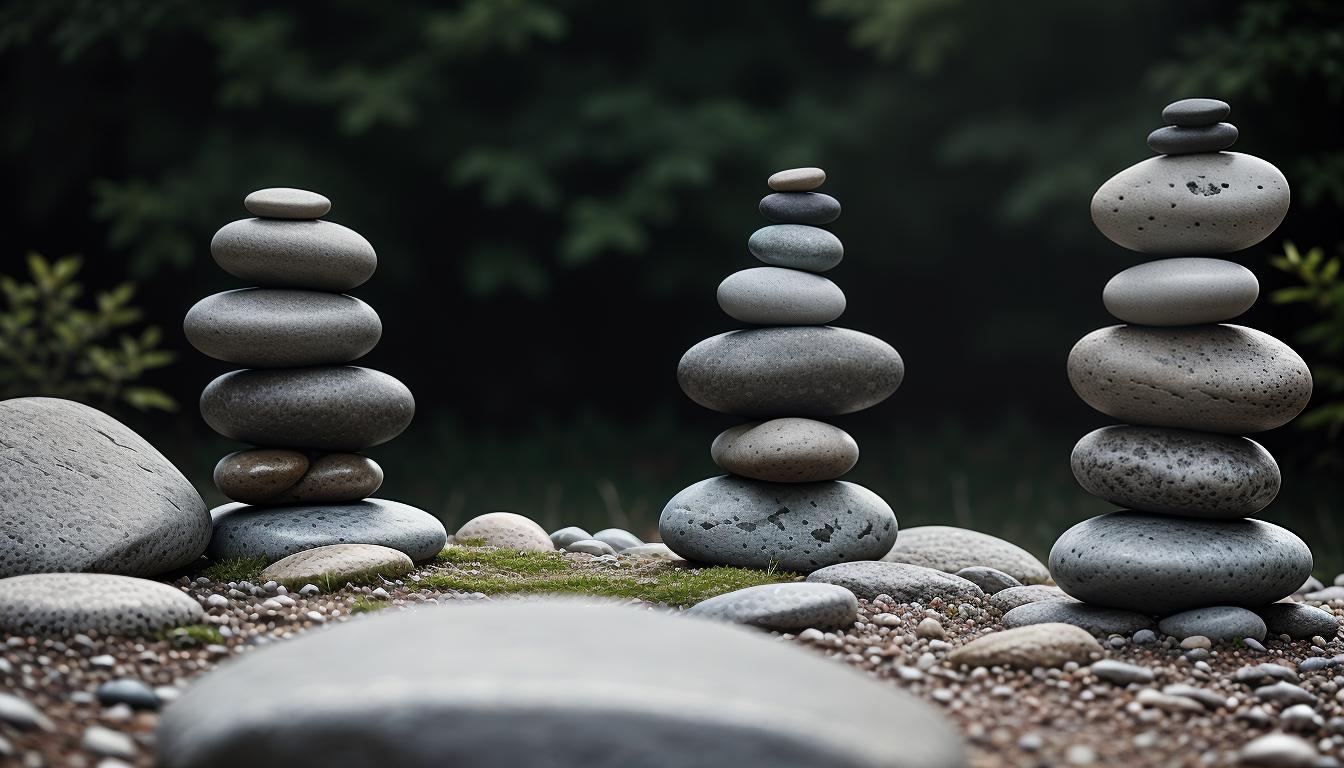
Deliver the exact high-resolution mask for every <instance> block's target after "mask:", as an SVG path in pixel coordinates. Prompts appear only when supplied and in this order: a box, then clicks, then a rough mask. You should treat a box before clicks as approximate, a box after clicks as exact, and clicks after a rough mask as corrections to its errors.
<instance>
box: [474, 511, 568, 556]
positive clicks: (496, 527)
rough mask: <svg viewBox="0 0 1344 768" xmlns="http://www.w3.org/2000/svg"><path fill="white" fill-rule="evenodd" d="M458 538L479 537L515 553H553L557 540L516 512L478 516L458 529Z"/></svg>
mask: <svg viewBox="0 0 1344 768" xmlns="http://www.w3.org/2000/svg"><path fill="white" fill-rule="evenodd" d="M455 539H456V540H457V541H466V540H468V539H480V540H482V541H483V542H484V543H485V546H487V547H499V548H501V549H509V550H512V551H514V552H550V551H551V550H553V549H555V542H554V541H552V540H551V537H550V536H548V535H547V534H546V529H545V528H542V527H541V526H540V525H537V523H536V522H535V521H533V520H532V519H531V518H529V517H525V516H523V515H519V514H516V513H514V512H487V513H486V514H484V515H477V516H476V517H473V518H472V519H470V520H468V521H467V522H465V523H463V524H462V527H461V528H458V529H457V533H456V534H455Z"/></svg>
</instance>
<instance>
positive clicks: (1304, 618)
mask: <svg viewBox="0 0 1344 768" xmlns="http://www.w3.org/2000/svg"><path fill="white" fill-rule="evenodd" d="M1256 612H1257V613H1258V614H1260V618H1261V619H1263V620H1264V622H1265V627H1266V628H1267V629H1268V631H1269V634H1270V635H1271V636H1273V637H1278V636H1279V635H1288V636H1289V637H1291V638H1292V639H1294V640H1306V639H1307V638H1309V637H1314V636H1316V635H1320V636H1321V637H1324V638H1325V639H1326V640H1332V639H1334V637H1335V635H1337V634H1339V619H1336V618H1335V614H1333V613H1331V612H1329V611H1326V610H1322V609H1320V608H1317V607H1315V606H1312V605H1303V604H1302V603H1274V604H1272V605H1267V606H1264V607H1263V608H1258V609H1256Z"/></svg>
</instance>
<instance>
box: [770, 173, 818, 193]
mask: <svg viewBox="0 0 1344 768" xmlns="http://www.w3.org/2000/svg"><path fill="white" fill-rule="evenodd" d="M824 183H826V172H825V171H823V170H822V169H820V168H790V169H788V170H786V171H777V172H776V173H773V174H771V175H770V178H769V179H768V180H767V181H766V184H767V185H769V187H770V189H773V190H774V191H776V192H808V191H811V190H813V189H816V188H817V187H820V186H821V185H822V184H824Z"/></svg>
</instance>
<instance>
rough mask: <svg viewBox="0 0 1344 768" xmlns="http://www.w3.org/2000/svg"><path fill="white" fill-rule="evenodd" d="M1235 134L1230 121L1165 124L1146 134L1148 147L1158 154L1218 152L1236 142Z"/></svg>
mask: <svg viewBox="0 0 1344 768" xmlns="http://www.w3.org/2000/svg"><path fill="white" fill-rule="evenodd" d="M1237 134H1238V131H1237V126H1235V125H1233V124H1231V123H1213V124H1212V125H1198V126H1181V125H1166V126H1163V127H1161V128H1158V129H1157V130H1155V131H1153V132H1152V133H1150V134H1148V148H1149V149H1151V150H1153V151H1154V152H1156V153H1158V154H1159V155H1189V154H1193V153H1195V152H1218V151H1219V150H1223V149H1227V148H1228V147H1230V146H1232V145H1233V144H1236V143H1237Z"/></svg>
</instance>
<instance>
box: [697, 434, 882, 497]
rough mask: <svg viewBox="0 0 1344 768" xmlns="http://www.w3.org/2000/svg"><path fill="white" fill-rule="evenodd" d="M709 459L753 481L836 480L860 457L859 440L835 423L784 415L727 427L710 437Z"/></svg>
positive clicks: (797, 481)
mask: <svg viewBox="0 0 1344 768" xmlns="http://www.w3.org/2000/svg"><path fill="white" fill-rule="evenodd" d="M709 455H710V458H712V459H713V460H714V463H715V464H718V465H719V466H720V467H722V468H723V469H724V470H726V471H728V472H730V473H732V474H734V475H740V476H742V477H750V478H752V479H754V480H765V481H767V482H775V483H812V482H820V481H822V480H835V479H837V478H839V477H841V476H843V475H844V474H845V473H846V472H848V471H849V470H851V469H853V468H854V465H855V464H856V463H858V461H859V444H858V443H856V442H854V438H852V437H850V436H849V433H848V432H845V431H844V430H843V429H840V428H839V427H834V426H831V425H830V424H826V423H825V422H821V421H813V420H812V419H798V418H784V419H771V420H770V421H766V422H748V423H746V424H739V425H737V426H735V427H729V428H728V429H725V430H724V431H723V432H720V433H719V436H718V437H716V438H714V443H713V444H712V445H710V447H709Z"/></svg>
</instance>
